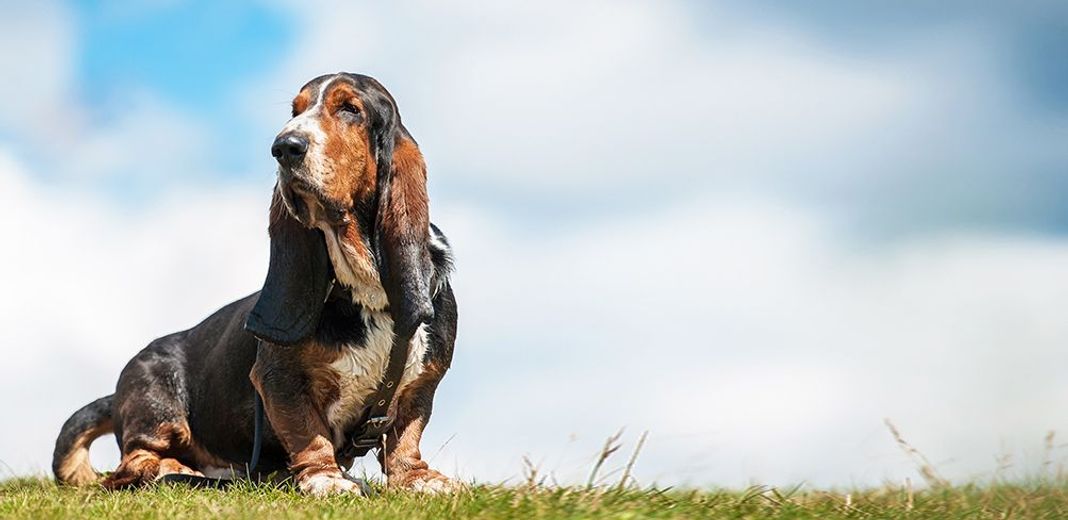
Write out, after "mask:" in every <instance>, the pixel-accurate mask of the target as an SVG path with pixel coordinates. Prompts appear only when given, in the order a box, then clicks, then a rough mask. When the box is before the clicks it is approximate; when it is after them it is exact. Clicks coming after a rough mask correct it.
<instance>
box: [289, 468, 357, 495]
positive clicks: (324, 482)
mask: <svg viewBox="0 0 1068 520" xmlns="http://www.w3.org/2000/svg"><path fill="white" fill-rule="evenodd" d="M297 487H299V488H300V491H301V492H303V493H307V494H309V495H312V496H315V497H326V496H330V495H341V494H344V493H355V494H357V495H359V496H364V495H365V492H364V489H363V486H360V484H359V483H358V482H353V481H351V480H348V479H346V478H344V477H342V476H341V475H330V474H323V473H319V474H316V475H312V476H310V477H305V478H303V479H301V480H300V481H298V482H297Z"/></svg>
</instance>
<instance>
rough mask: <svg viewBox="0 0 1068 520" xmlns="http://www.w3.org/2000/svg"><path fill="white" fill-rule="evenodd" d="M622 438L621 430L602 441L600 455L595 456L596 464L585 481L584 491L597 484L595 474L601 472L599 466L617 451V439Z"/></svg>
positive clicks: (618, 445)
mask: <svg viewBox="0 0 1068 520" xmlns="http://www.w3.org/2000/svg"><path fill="white" fill-rule="evenodd" d="M622 436H623V430H619V431H618V432H616V433H615V435H612V436H610V437H608V439H606V440H605V441H604V447H603V448H601V453H599V454H598V455H597V462H596V463H594V465H593V471H591V472H590V478H589V479H588V480H587V481H586V489H592V488H593V485H594V484H595V483H596V482H597V472H599V471H601V466H603V465H604V461H606V460H608V457H611V456H612V454H613V453H615V452H616V451H618V450H619V447H620V444H619V438H620V437H622Z"/></svg>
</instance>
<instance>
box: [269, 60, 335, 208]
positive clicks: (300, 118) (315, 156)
mask: <svg viewBox="0 0 1068 520" xmlns="http://www.w3.org/2000/svg"><path fill="white" fill-rule="evenodd" d="M336 79H337V77H333V78H330V79H327V80H324V81H323V84H322V85H321V86H320V87H319V95H318V96H317V97H316V98H315V104H314V105H312V106H310V107H308V109H307V110H305V111H304V112H301V113H300V114H298V115H297V116H296V117H294V118H293V119H290V120H289V122H287V123H286V124H285V126H283V127H282V131H281V132H279V133H278V135H284V134H287V133H294V134H297V135H299V136H301V137H304V138H306V139H307V140H308V152H307V153H306V154H305V155H304V162H303V163H301V165H300V166H298V167H297V168H294V172H293V173H295V174H297V175H299V176H300V177H301V179H303V180H304V181H305V182H307V183H309V184H311V185H312V186H313V187H315V188H316V189H318V190H323V189H324V188H325V182H326V177H327V172H328V171H329V168H330V165H329V164H327V160H326V155H325V154H324V153H323V150H324V148H325V147H326V132H325V131H323V126H322V119H321V117H320V116H321V115H322V113H323V103H324V98H325V97H326V92H327V90H328V89H329V88H330V85H331V84H332V83H333V82H334V80H336Z"/></svg>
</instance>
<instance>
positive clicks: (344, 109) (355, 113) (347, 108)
mask: <svg viewBox="0 0 1068 520" xmlns="http://www.w3.org/2000/svg"><path fill="white" fill-rule="evenodd" d="M337 111H338V113H339V114H341V115H347V116H350V117H359V115H360V107H358V106H356V105H353V104H352V103H349V102H348V101H346V102H344V103H342V104H341V106H340V107H338V109H337Z"/></svg>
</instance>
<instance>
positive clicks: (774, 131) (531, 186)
mask: <svg viewBox="0 0 1068 520" xmlns="http://www.w3.org/2000/svg"><path fill="white" fill-rule="evenodd" d="M2 3H3V4H4V5H3V6H2V7H3V10H4V12H5V16H4V17H3V18H2V19H0V69H2V70H4V71H5V74H4V76H5V79H4V80H3V81H2V82H0V186H2V189H0V205H2V207H4V208H5V209H6V210H7V215H8V217H7V218H4V219H0V244H2V245H0V247H2V252H3V254H2V255H0V288H2V293H3V296H0V320H3V321H2V326H0V344H2V345H3V347H2V348H3V349H4V363H3V364H0V413H2V414H3V416H4V417H7V418H11V421H10V424H11V426H9V427H7V428H3V429H0V476H8V475H23V474H43V473H45V472H46V471H47V468H48V467H49V463H50V456H51V451H52V444H53V442H54V438H55V435H56V434H57V432H58V429H59V426H60V425H61V424H62V422H63V421H64V420H65V419H66V417H67V416H68V415H69V414H70V413H72V412H73V411H74V410H76V409H77V408H78V407H80V406H82V405H83V404H85V403H87V402H89V401H91V400H93V399H95V398H97V397H99V396H102V395H105V394H108V393H110V392H111V391H112V390H113V388H114V384H115V380H116V378H117V376H118V373H119V371H120V370H121V369H122V366H123V365H124V364H125V363H126V361H127V360H128V359H129V358H130V357H131V356H132V355H133V354H134V353H136V352H137V351H138V350H139V349H141V348H143V346H144V345H146V344H147V343H148V342H149V341H151V340H152V339H154V338H156V337H158V336H161V335H164V334H167V333H170V332H173V331H176V330H182V329H185V328H188V327H190V326H192V325H194V324H196V323H197V322H198V321H200V320H201V319H202V318H204V317H206V316H207V315H208V314H210V313H211V312H213V311H214V310H216V309H217V308H219V307H221V306H223V305H225V304H226V303H228V302H230V301H232V300H235V299H237V298H240V297H243V296H245V295H247V294H249V293H251V292H253V291H255V290H257V289H258V288H259V286H260V284H261V283H262V280H263V277H264V275H265V273H266V266H267V235H266V217H267V207H268V203H269V198H270V191H271V187H272V185H273V182H274V174H275V168H274V164H273V160H272V158H271V157H270V154H269V147H270V142H271V141H272V139H273V136H274V135H275V134H276V133H277V131H278V130H279V129H280V128H281V126H282V125H283V124H284V123H285V121H286V119H287V115H288V104H289V101H290V99H291V98H292V97H293V95H295V93H296V91H297V89H298V88H299V87H300V86H301V85H302V84H303V83H304V82H305V81H307V80H308V79H310V78H312V77H315V76H317V75H319V74H323V73H329V72H337V71H352V72H360V73H365V74H369V75H372V76H374V77H376V78H378V79H379V80H380V81H382V83H383V84H384V85H385V86H386V87H387V88H388V89H389V90H390V91H391V92H392V93H393V95H394V96H395V98H396V99H397V101H398V104H399V107H400V110H401V113H402V115H403V117H404V121H405V124H406V126H407V128H408V129H409V130H410V131H411V132H412V134H413V135H414V136H415V137H416V139H417V140H418V141H419V143H420V147H421V149H422V151H423V154H424V156H425V157H426V158H427V162H428V166H429V189H430V195H431V217H432V220H433V221H434V222H435V223H436V224H438V225H439V226H440V227H441V228H442V229H443V230H444V231H445V233H446V234H447V235H448V236H449V238H450V240H451V242H452V243H453V245H454V248H455V252H456V257H457V263H458V270H457V272H456V275H455V277H454V287H455V290H456V293H457V297H458V300H459V307H460V326H459V327H460V330H459V335H458V342H457V350H456V357H455V360H454V363H453V367H452V369H451V370H450V372H449V374H448V375H447V377H446V378H445V380H444V382H443V383H442V385H441V387H440V389H439V391H438V396H437V399H436V402H435V410H434V417H433V419H432V421H431V423H430V426H429V428H428V431H427V434H426V435H425V437H424V441H423V453H424V454H425V455H427V457H428V458H429V459H430V461H431V464H432V465H433V466H436V467H438V468H439V469H441V470H442V471H444V472H445V473H447V474H450V475H453V476H457V477H459V478H463V479H468V480H477V481H482V482H501V481H505V482H515V481H517V480H518V479H521V478H522V475H523V471H524V469H523V468H524V463H523V460H524V457H526V458H527V459H528V460H529V461H531V463H532V464H534V465H535V466H537V467H538V468H539V471H540V474H542V475H545V476H547V478H548V479H549V481H551V482H559V483H576V482H585V479H586V477H587V475H588V473H589V471H590V469H591V468H592V466H593V463H594V461H595V458H596V454H597V453H598V451H599V450H600V448H601V446H602V444H603V442H604V440H605V438H607V437H608V436H609V435H612V434H613V433H615V432H616V431H618V430H620V429H621V428H622V429H623V435H622V437H621V439H622V442H623V448H622V450H621V451H620V453H621V454H620V455H616V457H615V458H614V459H611V460H610V461H609V463H608V464H607V466H608V468H609V470H610V471H611V470H615V469H618V468H620V467H622V466H623V465H624V464H625V462H626V461H625V457H624V455H623V454H626V453H628V452H629V450H631V449H633V448H634V446H635V443H636V441H637V439H638V437H639V436H640V434H641V433H642V432H643V431H648V432H649V434H648V435H649V437H648V441H647V443H646V444H645V446H644V447H643V449H642V451H641V454H640V456H639V458H638V462H637V466H636V469H635V476H636V478H637V480H638V482H640V483H641V484H643V485H652V484H658V485H690V486H744V485H748V484H750V483H765V484H771V485H789V484H796V483H805V484H806V485H809V486H815V487H847V486H867V485H879V484H882V483H884V482H892V483H900V482H903V481H904V480H905V479H911V480H912V481H913V482H919V481H920V480H921V479H920V476H919V474H918V472H917V471H916V466H915V464H914V463H913V462H912V461H911V460H910V458H909V457H908V456H907V455H906V454H905V453H903V452H902V451H901V450H900V449H899V448H898V447H897V446H896V444H895V442H894V439H893V438H892V437H891V435H890V433H889V431H888V430H887V428H886V426H885V424H884V420H885V419H888V418H889V419H890V420H892V421H893V423H894V424H896V425H897V427H898V429H899V430H900V431H901V432H902V434H903V435H904V436H905V438H906V439H907V440H908V441H909V442H910V443H911V444H912V445H914V446H915V447H916V448H918V449H919V450H920V451H922V452H924V453H925V454H926V456H927V457H928V458H929V459H930V460H931V461H932V463H933V464H934V465H935V467H936V469H937V470H938V471H939V472H940V473H941V474H942V475H943V476H945V477H947V478H950V479H953V480H956V481H968V480H983V479H991V478H1010V477H1015V478H1023V477H1028V476H1035V475H1041V474H1043V472H1052V471H1055V469H1056V468H1057V467H1059V466H1060V465H1062V464H1063V463H1065V462H1068V445H1065V444H1063V443H1065V442H1068V441H1065V439H1066V438H1068V411H1066V410H1068V407H1066V406H1065V403H1066V402H1068V378H1065V377H1064V375H1063V374H1064V371H1063V367H1065V366H1068V349H1066V348H1065V347H1066V345H1068V320H1066V319H1064V315H1063V313H1064V309H1068V203H1066V201H1068V146H1066V145H1065V143H1066V142H1068V62H1066V61H1065V60H1064V59H1063V56H1065V55H1068V7H1065V5H1064V4H1063V3H1056V2H1041V1H1035V2H1024V3H1008V2H1003V3H996V2H988V3H982V5H976V4H975V3H974V2H957V1H947V2H939V3H937V4H931V3H929V2H918V1H917V2H913V1H905V2H900V1H898V2H889V1H887V2H866V3H864V4H863V5H861V4H853V3H843V2H824V1H820V2H810V3H806V5H805V6H804V8H800V7H790V6H784V5H782V4H781V3H776V2H764V1H757V2H736V1H720V2H712V1H707V2H706V1H702V2H696V1H695V2H687V1H682V0H664V1H656V2H653V1H631V0H618V1H617V0H611V1H610V0H577V1H566V2H565V1H563V0H545V1H542V2H537V3H529V2H476V1H472V0H463V1H455V2H431V1H429V0H425V1H412V2H389V3H385V2H342V1H333V0H321V1H307V2H295V1H292V2H290V1H285V0H277V1H269V2H265V3H247V4H245V3H221V2H207V1H183V0H157V1H150V2H132V1H125V0H123V1H113V2H73V3H59V2H53V1H40V2H7V1H5V2H2ZM5 424H7V422H6V421H5ZM1050 431H1053V432H1055V435H1054V438H1053V441H1052V448H1047V447H1046V441H1044V439H1045V438H1046V436H1047V434H1048V432H1050ZM93 460H94V464H95V465H96V466H97V467H98V468H100V469H109V468H111V467H113V466H114V464H115V463H116V461H117V450H116V449H115V447H114V443H113V441H111V440H110V439H102V440H101V441H98V443H97V444H96V445H95V446H94V449H93ZM373 466H374V464H373V463H372V462H371V461H366V462H364V463H363V464H362V468H357V469H358V470H361V469H362V470H366V471H368V472H371V473H372V474H373V473H374V471H376V470H375V468H374V467H373ZM612 478H618V472H617V473H614V474H609V476H608V479H609V480H611V479H612Z"/></svg>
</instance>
